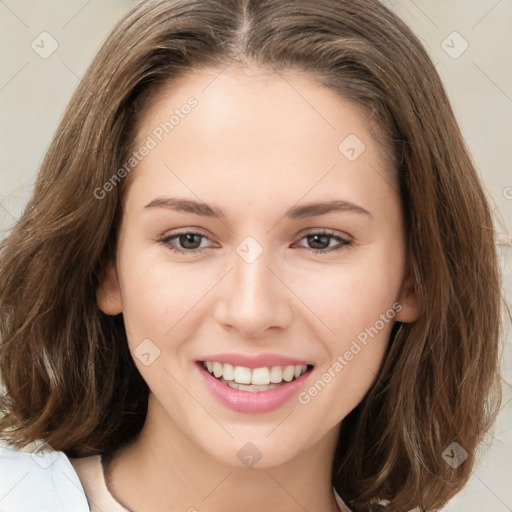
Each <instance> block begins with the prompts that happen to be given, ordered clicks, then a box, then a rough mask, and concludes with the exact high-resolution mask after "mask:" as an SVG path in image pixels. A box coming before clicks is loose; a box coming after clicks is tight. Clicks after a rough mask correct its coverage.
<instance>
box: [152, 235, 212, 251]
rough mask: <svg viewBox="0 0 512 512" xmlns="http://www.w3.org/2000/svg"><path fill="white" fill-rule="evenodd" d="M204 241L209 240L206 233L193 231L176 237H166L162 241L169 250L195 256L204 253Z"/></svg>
mask: <svg viewBox="0 0 512 512" xmlns="http://www.w3.org/2000/svg"><path fill="white" fill-rule="evenodd" d="M203 240H208V237H207V236H206V235H205V234H204V233H196V232H193V231H184V232H182V233H176V234H174V235H170V236H166V237H165V238H163V239H161V240H160V243H162V244H164V245H165V246H166V247H167V248H168V249H170V250H171V251H174V252H178V253H181V254H186V253H190V254H195V253H199V252H202V249H203V248H206V246H205V245H203V246H201V242H202V241H203Z"/></svg>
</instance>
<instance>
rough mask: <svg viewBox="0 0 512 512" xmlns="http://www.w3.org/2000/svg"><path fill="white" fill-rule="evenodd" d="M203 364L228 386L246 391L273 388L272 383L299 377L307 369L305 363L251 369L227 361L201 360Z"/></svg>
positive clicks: (289, 380)
mask: <svg viewBox="0 0 512 512" xmlns="http://www.w3.org/2000/svg"><path fill="white" fill-rule="evenodd" d="M203 365H204V366H205V367H206V369H207V370H208V372H209V373H210V374H212V375H214V376H215V377H216V378H218V379H219V378H220V379H221V380H222V381H223V382H225V383H226V384H228V385H229V386H231V387H233V388H235V389H244V390H246V391H248V390H249V389H245V388H247V387H249V388H250V390H251V391H266V390H267V389H273V388H275V387H277V386H273V384H281V383H282V382H283V381H285V382H291V381H292V380H293V379H294V378H295V379H297V378H299V377H300V376H301V375H302V374H303V373H304V372H305V371H306V370H307V366H306V365H305V364H303V365H298V366H291V365H290V366H272V367H261V368H254V369H252V370H251V368H247V367H245V366H235V367H233V365H231V364H229V363H225V364H223V363H219V362H217V361H206V362H203ZM228 381H229V382H228ZM235 386H236V387H235ZM260 388H261V389H260ZM263 388H264V389H263Z"/></svg>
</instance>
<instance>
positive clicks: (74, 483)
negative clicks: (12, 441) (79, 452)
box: [0, 445, 90, 512]
mask: <svg viewBox="0 0 512 512" xmlns="http://www.w3.org/2000/svg"><path fill="white" fill-rule="evenodd" d="M0 510H1V511H2V512H36V511H37V512H89V511H90V509H89V505H88V503H87V498H86V496H85V493H84V490H83V487H82V484H81V482H80V479H79V478H78V475H77V473H76V472H75V470H74V468H73V466H72V465H71V463H70V461H69V459H68V457H67V456H66V455H65V454H64V453H63V452H58V451H54V450H51V449H49V450H45V451H42V450H37V451H35V452H33V453H30V452H25V451H20V450H17V449H16V448H12V447H10V446H5V445H0Z"/></svg>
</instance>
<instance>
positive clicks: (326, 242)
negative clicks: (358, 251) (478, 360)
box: [302, 232, 352, 254]
mask: <svg viewBox="0 0 512 512" xmlns="http://www.w3.org/2000/svg"><path fill="white" fill-rule="evenodd" d="M302 239H303V240H306V243H307V244H308V247H306V248H310V249H311V251H310V252H312V253H314V254H324V253H329V252H334V251H338V250H340V249H342V248H343V247H345V246H350V245H351V244H352V240H351V239H350V238H348V237H343V236H340V235H338V234H335V233H329V232H317V233H310V234H307V235H306V236H304V237H303V238H302ZM331 241H335V242H337V245H338V246H336V245H334V246H332V245H331V246H330V243H331Z"/></svg>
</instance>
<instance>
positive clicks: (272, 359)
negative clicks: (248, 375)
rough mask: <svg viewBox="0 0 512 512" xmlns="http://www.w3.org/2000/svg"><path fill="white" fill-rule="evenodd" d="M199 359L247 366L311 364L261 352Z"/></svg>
mask: <svg viewBox="0 0 512 512" xmlns="http://www.w3.org/2000/svg"><path fill="white" fill-rule="evenodd" d="M198 361H211V362H212V363H213V362H218V363H228V364H231V365H233V366H245V367H246V368H251V369H254V368H262V367H265V366H267V367H272V366H301V365H311V363H309V362H308V361H304V360H303V359H297V358H295V357H288V356H285V355H281V354H271V353H266V352H265V353H261V354H256V355H249V354H234V353H226V354H208V355H205V356H204V357H201V358H200V359H198ZM311 366H312V365H311Z"/></svg>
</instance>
